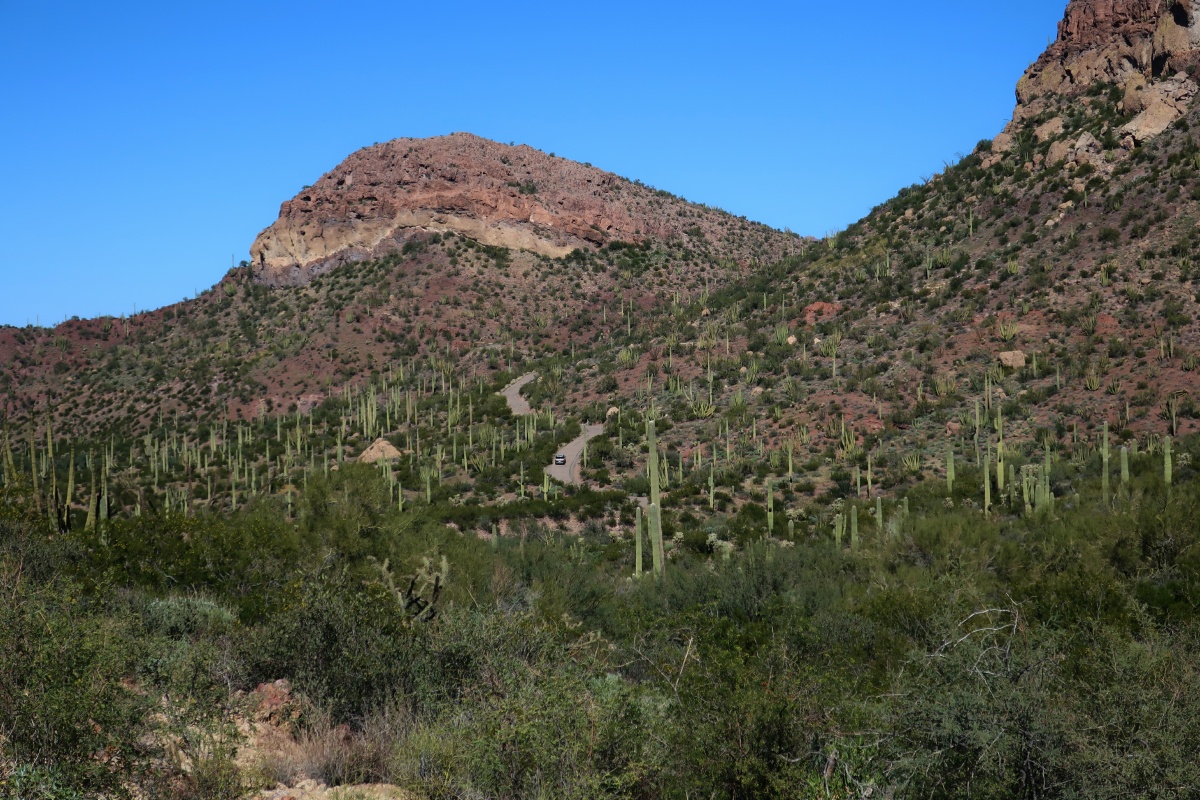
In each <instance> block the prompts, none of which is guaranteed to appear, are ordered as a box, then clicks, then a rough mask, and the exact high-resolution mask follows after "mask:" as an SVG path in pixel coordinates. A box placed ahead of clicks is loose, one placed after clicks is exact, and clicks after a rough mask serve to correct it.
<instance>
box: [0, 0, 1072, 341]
mask: <svg viewBox="0 0 1200 800" xmlns="http://www.w3.org/2000/svg"><path fill="white" fill-rule="evenodd" d="M1064 6H1065V2H1064V0H1005V2H1003V3H963V2H926V3H898V2H895V0H890V1H889V2H882V0H859V2H856V3H820V4H814V3H794V2H793V3H768V2H738V3H719V4H717V3H706V2H701V1H700V0H697V1H696V2H688V3H682V2H678V3H676V2H671V3H648V4H647V3H631V2H625V0H615V2H608V3H563V2H556V3H547V2H524V3H512V2H510V3H477V2H459V3H445V2H434V1H432V0H427V2H424V3H409V2H396V1H395V0H392V1H391V2H368V1H367V0H344V1H343V2H340V3H313V2H306V1H304V0H301V1H300V2H297V1H296V0H292V1H291V2H286V3H284V2H253V1H252V0H242V1H241V2H226V0H210V2H205V3H163V2H161V1H160V2H154V3H148V2H140V1H136V0H135V1H131V2H116V3H95V2H86V3H85V2H56V0H0V102H2V104H3V105H2V108H3V117H2V119H3V124H2V125H0V166H2V167H3V181H4V191H3V192H2V193H0V236H2V237H3V248H2V250H0V277H2V278H3V280H2V281H0V323H9V324H17V325H24V324H26V322H27V321H28V322H33V321H35V320H40V322H41V323H42V324H43V325H45V324H47V323H54V322H58V321H61V320H62V319H64V318H65V317H68V316H71V315H79V316H95V315H98V314H105V313H108V314H121V313H128V312H130V311H132V310H133V309H134V308H135V307H136V308H137V309H139V310H142V309H146V308H154V307H158V306H160V305H163V304H166V303H170V302H175V301H178V300H180V299H182V298H183V297H188V296H191V295H192V294H193V293H194V292H195V291H196V290H202V289H204V288H206V287H208V286H210V285H212V284H213V283H214V282H215V281H217V280H218V279H219V278H220V277H221V275H222V274H223V273H224V272H225V270H226V269H228V267H229V265H230V258H231V256H232V257H233V258H235V259H238V260H240V259H243V258H247V257H248V252H249V247H250V244H251V242H252V241H253V240H254V237H255V235H256V234H257V233H258V232H259V231H260V230H261V229H262V228H264V227H266V226H267V225H269V224H270V223H271V222H272V221H273V220H274V218H275V216H276V214H277V213H278V210H279V204H280V203H281V202H282V201H284V200H286V199H288V198H289V197H291V196H292V195H293V194H295V193H296V192H297V191H299V189H300V188H301V187H302V186H303V185H305V184H308V183H312V182H313V181H314V180H315V179H316V178H317V177H318V176H319V175H320V174H321V173H323V172H325V171H327V170H329V169H330V168H332V167H333V166H334V165H335V164H336V163H337V162H338V161H340V160H341V159H342V158H343V157H344V156H346V155H347V154H348V153H350V152H351V151H353V150H355V149H357V148H359V147H362V146H364V145H369V144H371V143H373V142H377V141H385V140H387V139H392V138H395V137H398V136H432V135H437V134H443V133H449V132H452V131H471V132H474V133H477V134H480V135H482V136H487V137H489V138H492V139H497V140H499V141H505V142H507V141H515V142H519V143H526V144H530V145H532V146H534V147H538V148H540V149H542V150H545V151H547V152H554V153H557V154H558V155H561V156H566V157H568V158H573V159H576V160H579V161H589V162H591V163H593V164H595V165H596V166H599V167H603V168H605V169H609V170H612V171H614V172H617V173H620V174H622V175H625V176H628V177H631V178H639V179H641V180H643V181H645V182H646V183H649V184H652V185H654V186H657V187H659V188H663V189H668V190H670V191H672V192H674V193H676V194H679V195H682V196H684V197H686V198H688V199H689V200H694V201H699V202H704V203H709V204H712V205H716V206H720V207H722V208H725V209H727V210H729V211H732V212H734V213H736V214H744V215H746V216H748V217H750V218H752V219H757V220H760V221H763V222H766V223H768V224H771V225H774V226H777V227H780V228H782V227H790V228H791V229H792V230H795V231H799V232H802V233H806V234H814V235H820V234H823V233H825V232H826V231H828V230H830V229H834V228H840V227H844V226H845V225H847V224H849V223H851V222H853V221H854V220H856V219H858V218H860V217H861V216H863V215H864V214H865V213H866V212H867V211H868V210H869V209H870V208H871V207H872V206H874V205H876V204H878V203H880V202H882V201H883V200H885V199H887V198H888V197H890V196H891V195H893V194H894V193H895V192H896V190H898V189H899V188H901V187H903V186H906V185H908V184H911V183H914V182H916V181H918V180H920V179H921V177H922V176H927V175H930V174H932V173H934V172H937V171H939V170H940V169H942V166H943V161H946V160H953V159H954V157H955V155H956V154H961V153H966V152H969V151H970V150H971V148H972V147H973V146H974V144H975V143H976V142H977V141H978V140H979V139H982V138H989V137H991V136H993V135H994V134H995V133H996V132H998V131H999V129H1000V128H1001V127H1002V126H1003V125H1004V123H1005V122H1006V121H1007V120H1008V118H1009V116H1010V114H1011V112H1012V106H1013V87H1014V86H1015V85H1016V81H1017V78H1018V77H1020V75H1021V73H1022V72H1023V71H1024V69H1025V68H1026V66H1028V65H1029V63H1030V62H1032V61H1033V60H1034V59H1035V58H1036V57H1037V55H1038V54H1039V53H1040V52H1041V51H1042V50H1043V49H1044V48H1045V46H1046V43H1047V40H1048V38H1049V37H1051V36H1053V35H1054V31H1055V24H1056V23H1057V21H1058V19H1059V18H1060V17H1061V16H1062V11H1063V7H1064Z"/></svg>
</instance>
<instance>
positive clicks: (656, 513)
mask: <svg viewBox="0 0 1200 800" xmlns="http://www.w3.org/2000/svg"><path fill="white" fill-rule="evenodd" d="M646 516H647V519H648V522H649V526H650V556H651V561H652V563H653V567H654V577H655V578H662V576H663V569H664V565H665V562H666V555H667V554H666V551H665V550H664V548H663V533H662V512H661V511H660V510H659V507H658V506H657V505H656V504H654V503H651V504H650V507H649V508H648V509H646Z"/></svg>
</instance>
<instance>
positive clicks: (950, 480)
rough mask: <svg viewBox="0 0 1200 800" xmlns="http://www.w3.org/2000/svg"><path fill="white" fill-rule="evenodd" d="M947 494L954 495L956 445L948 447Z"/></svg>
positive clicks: (948, 445)
mask: <svg viewBox="0 0 1200 800" xmlns="http://www.w3.org/2000/svg"><path fill="white" fill-rule="evenodd" d="M946 493H947V494H954V444H953V443H951V444H947V445H946Z"/></svg>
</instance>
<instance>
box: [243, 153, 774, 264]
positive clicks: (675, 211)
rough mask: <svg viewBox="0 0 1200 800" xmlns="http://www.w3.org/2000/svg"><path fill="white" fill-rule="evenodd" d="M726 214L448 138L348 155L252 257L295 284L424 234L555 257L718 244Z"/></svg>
mask: <svg viewBox="0 0 1200 800" xmlns="http://www.w3.org/2000/svg"><path fill="white" fill-rule="evenodd" d="M729 219H730V218H729V216H728V215H727V214H724V213H722V212H717V211H715V210H712V209H708V208H705V207H702V206H696V205H692V204H689V203H687V202H685V201H683V200H681V199H679V198H675V197H673V196H671V195H669V194H667V193H666V192H657V191H655V190H653V189H650V188H649V187H646V186H644V185H641V184H636V183H632V182H630V181H628V180H626V179H624V178H621V177H619V176H617V175H614V174H612V173H610V172H605V171H603V170H600V169H597V168H595V167H592V166H591V165H587V164H579V163H577V162H574V161H570V160H568V159H564V158H557V157H555V156H553V155H548V154H546V153H543V152H541V151H539V150H536V149H534V148H532V147H527V146H524V145H519V146H513V145H504V144H500V143H498V142H493V141H489V140H487V139H483V138H480V137H478V136H474V135H471V134H467V133H456V134H451V135H449V136H439V137H434V138H430V139H395V140H393V141H390V142H385V143H383V144H376V145H373V146H371V147H367V148H363V149H362V150H359V151H358V152H356V153H353V154H352V155H350V156H349V157H348V158H347V159H346V160H345V161H343V162H342V163H341V164H339V165H338V166H336V167H335V168H334V169H333V170H331V171H330V172H328V173H326V174H325V175H323V176H321V178H320V179H319V180H318V181H317V182H316V183H315V184H313V185H312V186H308V187H305V188H304V189H303V190H302V191H301V192H300V193H299V194H298V195H296V196H295V197H294V198H292V199H291V200H288V201H287V202H285V203H284V204H283V205H282V207H281V208H280V213H279V219H278V220H276V221H275V223H274V224H272V225H271V226H270V227H269V228H267V229H266V230H264V231H263V232H262V233H261V234H259V236H258V238H257V239H256V240H255V242H254V245H253V246H252V247H251V250H250V252H251V256H252V258H253V264H254V268H255V271H256V273H257V276H258V279H259V280H262V281H265V282H267V283H271V284H298V283H304V282H306V281H308V280H309V279H311V278H312V277H314V276H315V275H318V274H320V273H322V272H324V271H326V270H328V269H331V268H333V267H336V266H338V265H340V264H344V263H349V262H353V261H359V260H363V259H367V258H375V257H378V256H381V255H384V254H386V253H388V252H392V251H395V250H398V249H401V248H402V247H403V245H404V244H405V243H406V242H407V241H410V240H411V239H413V238H416V237H420V236H428V235H430V234H432V233H442V232H453V233H457V234H461V235H463V236H467V237H469V238H471V239H474V240H476V241H479V242H481V243H483V244H486V245H493V246H499V247H506V248H510V249H515V250H527V251H531V252H534V253H537V254H539V255H543V256H549V257H552V258H558V257H562V256H565V255H568V254H569V253H571V252H572V251H573V250H575V249H577V248H588V247H596V246H599V245H603V244H604V243H606V242H609V241H624V242H639V241H642V240H644V239H646V238H648V237H655V238H659V239H664V240H666V239H687V238H689V237H690V238H697V237H699V238H703V239H706V240H707V241H709V242H716V241H719V240H720V239H721V238H722V237H723V236H724V235H725V234H724V230H725V229H724V224H725V223H726V222H727V221H728V220H729ZM778 236H779V237H783V234H778ZM734 249H736V248H734ZM724 254H725V255H728V256H730V257H733V258H738V257H744V256H746V255H748V254H747V253H739V252H728V253H724Z"/></svg>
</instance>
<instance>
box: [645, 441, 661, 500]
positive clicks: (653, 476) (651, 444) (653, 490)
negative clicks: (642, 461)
mask: <svg viewBox="0 0 1200 800" xmlns="http://www.w3.org/2000/svg"><path fill="white" fill-rule="evenodd" d="M646 446H647V447H648V449H649V451H650V452H649V460H648V461H647V463H646V471H647V472H648V473H650V475H649V477H650V504H651V505H653V506H658V507H660V508H661V502H660V501H661V496H660V494H659V488H658V478H659V475H658V440H657V439H656V438H655V436H654V420H652V419H648V420H646Z"/></svg>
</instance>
